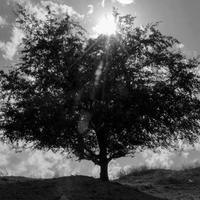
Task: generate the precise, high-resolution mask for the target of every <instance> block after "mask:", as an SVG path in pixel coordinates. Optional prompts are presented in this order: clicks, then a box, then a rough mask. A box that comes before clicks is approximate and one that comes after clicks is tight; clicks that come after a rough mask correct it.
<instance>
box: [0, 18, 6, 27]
mask: <svg viewBox="0 0 200 200" xmlns="http://www.w3.org/2000/svg"><path fill="white" fill-rule="evenodd" d="M6 24H7V22H6V20H5V19H4V18H3V17H1V16H0V27H3V26H5V25H6Z"/></svg>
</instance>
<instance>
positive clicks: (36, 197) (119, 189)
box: [0, 176, 160, 200]
mask: <svg viewBox="0 0 200 200" xmlns="http://www.w3.org/2000/svg"><path fill="white" fill-rule="evenodd" d="M92 199H93V200H160V198H158V197H152V196H151V195H148V194H145V193H143V192H140V191H138V190H137V189H134V188H132V187H130V186H125V185H121V184H119V183H116V182H112V183H104V182H102V181H100V180H98V179H94V178H91V177H85V176H71V177H62V178H56V179H29V178H22V177H1V178H0V200H92Z"/></svg>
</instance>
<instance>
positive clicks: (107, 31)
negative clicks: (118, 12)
mask: <svg viewBox="0 0 200 200" xmlns="http://www.w3.org/2000/svg"><path fill="white" fill-rule="evenodd" d="M116 29H117V25H116V22H115V18H114V16H113V15H106V16H104V17H101V18H100V19H99V22H98V23H97V25H96V26H95V27H94V28H93V31H94V32H95V33H96V34H98V35H101V34H103V35H109V36H110V35H113V34H115V33H116Z"/></svg>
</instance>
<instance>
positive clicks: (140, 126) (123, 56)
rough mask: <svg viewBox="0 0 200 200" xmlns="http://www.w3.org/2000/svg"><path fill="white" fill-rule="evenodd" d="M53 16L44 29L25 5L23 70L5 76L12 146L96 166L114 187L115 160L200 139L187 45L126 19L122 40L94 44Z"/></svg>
mask: <svg viewBox="0 0 200 200" xmlns="http://www.w3.org/2000/svg"><path fill="white" fill-rule="evenodd" d="M47 9H48V15H47V16H46V20H45V21H41V20H39V19H37V18H36V17H35V16H34V15H33V14H28V13H27V12H26V10H25V9H24V8H22V7H19V11H18V14H19V15H18V25H19V27H21V29H22V30H23V31H24V33H25V37H24V39H23V42H22V46H21V52H20V56H21V57H20V62H19V63H18V64H17V65H16V66H15V67H14V68H13V70H12V71H10V72H9V73H4V72H1V84H2V91H3V94H4V95H3V96H4V106H3V107H2V109H1V110H2V114H1V115H2V119H3V121H1V124H0V129H1V130H3V137H4V139H9V140H10V141H11V142H13V143H14V142H17V141H20V140H25V141H26V142H27V144H28V143H29V142H31V143H33V144H34V147H35V148H39V149H53V150H59V149H63V150H64V151H67V152H71V153H72V154H73V155H75V156H77V157H78V158H79V159H87V160H92V161H93V162H94V163H95V164H98V165H100V166H101V169H102V170H101V178H102V179H104V180H106V179H107V165H108V162H109V161H110V160H111V159H115V158H119V157H122V156H126V155H130V154H132V155H134V153H135V151H136V149H137V148H138V147H140V148H141V149H142V148H144V147H148V148H156V147H158V146H163V147H169V146H173V145H174V142H175V141H177V140H179V139H183V140H185V141H187V142H189V143H193V142H194V141H195V140H196V139H197V138H198V135H199V116H200V115H199V114H200V112H199V111H200V110H199V109H200V101H199V98H198V94H199V83H200V82H199V76H198V74H197V73H196V72H197V70H198V65H199V62H198V60H197V59H195V58H192V59H188V58H186V56H184V55H183V54H182V53H181V52H180V51H178V50H176V47H177V45H179V42H178V40H176V39H174V38H173V37H170V36H165V35H163V34H162V33H161V32H160V31H159V30H158V28H157V25H158V24H157V23H155V24H148V25H147V26H145V27H144V28H140V27H136V26H135V24H134V20H135V18H134V17H132V16H130V15H126V16H120V15H119V14H118V13H115V17H116V19H117V21H118V22H117V23H118V31H117V33H116V34H115V35H111V36H106V35H100V36H99V37H97V38H87V36H86V33H85V31H84V29H83V28H82V27H81V26H80V25H79V24H78V23H77V22H75V21H74V20H73V19H72V18H71V17H69V16H68V15H67V16H66V17H65V18H62V19H59V18H57V17H56V15H55V14H54V13H52V12H51V10H50V9H49V8H47Z"/></svg>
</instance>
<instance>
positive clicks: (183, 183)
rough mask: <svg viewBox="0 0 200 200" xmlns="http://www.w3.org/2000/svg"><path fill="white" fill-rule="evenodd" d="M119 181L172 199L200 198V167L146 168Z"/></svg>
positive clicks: (189, 199) (198, 199)
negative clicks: (176, 168) (179, 168)
mask: <svg viewBox="0 0 200 200" xmlns="http://www.w3.org/2000/svg"><path fill="white" fill-rule="evenodd" d="M118 182H119V183H121V184H124V185H129V186H131V187H133V188H135V189H138V190H139V191H142V192H145V193H147V194H150V195H153V196H157V197H162V198H166V199H170V200H200V168H193V169H192V168H189V169H184V170H179V171H175V170H164V169H146V170H141V171H135V172H133V173H132V174H129V175H127V176H123V177H122V178H121V179H119V180H118Z"/></svg>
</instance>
